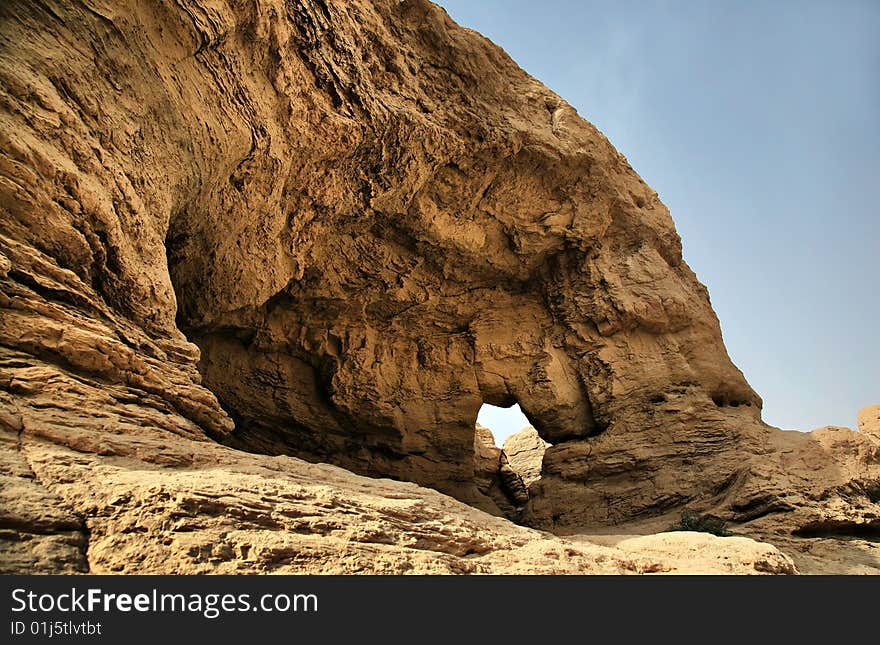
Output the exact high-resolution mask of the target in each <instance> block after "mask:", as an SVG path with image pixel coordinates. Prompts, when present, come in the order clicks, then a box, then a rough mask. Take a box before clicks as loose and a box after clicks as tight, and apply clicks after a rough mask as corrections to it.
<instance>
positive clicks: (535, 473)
mask: <svg viewBox="0 0 880 645" xmlns="http://www.w3.org/2000/svg"><path fill="white" fill-rule="evenodd" d="M549 445H550V444H549V443H547V442H546V441H544V440H543V439H541V435H539V434H538V431H537V430H535V429H534V428H532V427H531V426H530V427H528V428H523V429H522V430H520V431H519V432H517V433H515V434H512V435H510V436H509V437H507V439H505V440H504V454H505V455H507V460H508V462H509V463H510V467H511V468H512V469H513V470H514V471H516V473H517V474H518V475H519V476H520V477H521V478H522V481H523V483H524V484H525V485H526V486H527V487H528V486H531V485H532V484H533V483H534V482H536V481H538V480H539V479H540V478H541V466H542V464H543V462H544V452H545V451H546V450H547V447H548V446H549Z"/></svg>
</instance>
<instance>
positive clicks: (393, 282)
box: [0, 0, 878, 562]
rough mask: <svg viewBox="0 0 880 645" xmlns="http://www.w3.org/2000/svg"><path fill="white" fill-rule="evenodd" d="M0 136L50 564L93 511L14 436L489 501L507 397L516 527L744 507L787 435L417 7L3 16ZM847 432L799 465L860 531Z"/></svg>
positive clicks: (585, 157) (647, 194) (861, 444)
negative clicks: (531, 475)
mask: <svg viewBox="0 0 880 645" xmlns="http://www.w3.org/2000/svg"><path fill="white" fill-rule="evenodd" d="M0 142H2V152H0V213H2V222H0V307H2V311H0V368H2V372H0V388H2V391H0V407H2V410H0V422H2V424H3V426H4V427H5V429H6V433H7V435H8V437H9V440H8V441H7V442H5V443H4V446H5V450H6V451H7V453H8V461H9V464H10V465H9V466H8V468H6V471H5V472H6V475H5V476H8V477H13V478H17V479H16V480H15V481H18V480H22V481H24V480H26V481H28V482H30V483H31V484H33V486H32V488H29V489H28V490H31V492H32V494H33V497H32V500H31V501H27V502H22V505H20V506H21V508H19V510H18V511H17V513H18V514H17V515H16V517H17V518H18V519H16V520H14V521H13V524H14V523H15V522H18V524H17V525H16V526H18V528H17V529H15V530H16V531H18V533H17V535H19V537H21V535H32V536H36V535H41V536H44V537H45V536H46V535H48V534H51V535H52V536H53V537H52V539H53V540H60V541H62V542H63V543H64V544H65V545H67V546H66V547H65V549H67V550H66V551H65V554H66V555H63V557H62V556H59V557H61V559H62V560H63V561H64V562H67V561H74V560H75V559H76V557H77V556H76V553H77V552H82V551H84V550H87V549H88V543H87V540H86V538H85V537H83V535H85V533H83V531H85V530H86V529H87V527H88V524H89V522H90V521H91V520H90V517H91V515H90V513H91V512H92V511H91V510H90V509H91V507H88V508H81V507H77V508H73V507H71V506H69V504H68V505H65V504H67V502H62V501H61V498H59V494H60V493H59V492H58V486H59V485H60V484H59V483H58V479H57V478H58V477H61V479H62V480H63V479H64V477H63V476H62V475H59V474H58V472H57V469H56V471H53V472H55V475H56V479H55V480H53V481H55V484H53V485H49V484H48V483H47V484H46V485H42V486H41V484H40V481H41V478H42V475H40V474H39V473H38V472H37V471H36V470H34V469H33V468H32V464H30V465H29V464H28V463H27V460H26V459H25V457H24V456H26V455H27V454H28V450H27V446H28V445H29V442H36V443H35V444H34V445H37V444H39V445H43V444H44V443H46V442H49V443H54V444H59V445H65V446H69V447H72V448H74V449H75V450H78V451H80V452H83V453H93V454H95V455H100V456H102V458H107V457H112V456H117V457H118V458H120V459H123V458H125V459H129V458H137V459H145V458H147V453H151V454H150V456H149V458H148V459H147V460H148V461H150V462H151V463H158V464H160V465H161V464H162V463H163V459H164V457H163V454H165V453H163V451H162V450H161V448H157V446H160V445H161V444H162V442H165V443H167V444H168V445H169V448H168V451H167V455H166V456H167V459H168V464H170V465H174V466H175V467H177V466H179V465H180V463H179V459H180V457H179V455H178V452H179V447H178V444H179V443H181V442H182V444H181V445H184V444H185V445H188V443H187V442H189V443H193V442H194V444H199V445H201V444H204V443H205V442H220V443H223V444H226V446H228V447H231V448H235V449H238V450H243V451H248V452H252V453H262V454H264V455H288V456H294V457H299V458H304V459H306V460H308V461H313V462H317V461H325V462H330V463H333V464H336V465H338V466H342V467H344V468H347V469H349V470H352V471H354V472H356V473H359V474H363V475H369V476H377V477H390V478H394V479H402V480H408V481H411V482H415V483H418V484H421V485H424V486H429V487H432V488H435V489H437V490H439V491H441V492H444V493H448V494H450V495H452V496H454V497H457V498H458V499H460V500H462V501H465V502H467V503H469V504H472V505H475V506H478V507H480V508H483V509H486V510H489V511H491V512H494V513H499V512H501V511H502V510H503V511H507V512H508V513H512V512H514V511H510V509H508V508H507V507H506V502H504V498H503V497H499V496H498V495H497V494H494V493H493V494H488V493H487V491H489V490H490V489H491V486H489V487H488V488H487V485H486V481H488V480H487V479H486V477H485V473H482V474H481V471H480V466H479V461H480V460H479V458H477V459H475V451H474V445H475V442H474V427H475V421H476V417H477V412H478V410H479V408H480V406H481V405H482V404H483V403H484V402H487V403H491V404H495V405H512V404H513V403H519V404H520V406H521V407H522V409H523V410H524V411H525V412H526V414H527V415H528V417H529V419H530V420H531V422H532V424H533V425H534V427H535V429H536V430H537V431H538V433H539V434H540V436H541V437H542V438H543V439H544V440H546V441H547V442H549V444H551V445H550V446H549V447H548V448H547V450H546V454H545V456H544V459H543V469H542V476H541V478H540V479H539V480H538V481H537V482H534V483H533V484H532V485H531V486H530V496H531V497H530V499H529V500H528V502H527V503H526V504H525V507H523V503H525V500H524V498H521V499H520V500H519V501H515V502H514V504H513V505H512V506H511V508H514V507H516V508H515V513H516V515H517V516H518V517H521V518H522V520H523V521H525V522H528V523H530V524H533V525H536V526H542V527H547V528H554V527H555V528H559V527H572V526H586V525H601V524H610V523H620V522H626V521H631V520H633V519H640V518H651V517H656V516H659V515H662V514H663V513H665V512H667V511H675V510H677V509H680V508H681V507H682V506H684V505H686V504H693V503H696V504H703V505H704V506H706V507H707V508H708V507H709V506H712V505H713V504H714V505H715V507H717V508H716V510H717V512H718V513H720V514H724V513H727V515H728V516H729V517H730V518H731V519H735V520H736V519H739V520H744V519H749V517H747V516H749V515H750V514H752V515H754V514H760V513H761V512H764V511H765V510H766V509H771V510H770V511H767V512H772V509H776V508H778V507H780V504H779V503H778V499H779V494H777V493H773V492H767V487H766V486H764V483H765V482H764V480H763V476H764V474H765V473H768V472H769V473H771V474H774V475H773V476H776V475H775V473H777V471H780V470H781V471H784V468H782V467H781V466H778V464H779V463H781V462H780V459H781V457H779V455H780V454H789V453H790V452H791V450H794V451H795V453H796V454H800V453H797V450H800V449H801V448H803V450H806V451H807V452H809V450H812V446H814V445H815V443H816V440H814V439H813V438H809V437H808V438H805V439H797V440H791V443H792V444H793V445H795V447H794V448H792V449H791V450H789V449H788V448H786V449H785V450H783V449H782V448H779V449H778V450H777V448H778V444H779V442H780V441H782V440H778V439H777V438H776V437H777V435H776V434H774V431H771V430H770V429H769V428H767V427H766V426H764V425H763V424H762V423H761V421H760V407H761V401H760V399H759V397H758V396H757V395H756V394H755V393H754V392H753V391H752V390H751V388H750V387H749V386H748V384H747V383H746V381H745V379H744V378H743V376H742V374H741V373H740V372H739V370H738V369H737V368H736V367H735V366H734V365H733V364H732V363H731V362H730V360H729V358H728V356H727V353H726V351H725V349H724V345H723V343H722V339H721V333H720V329H719V325H718V321H717V319H716V317H715V315H714V313H713V311H712V308H711V306H710V303H709V297H708V293H707V291H706V289H705V287H703V285H701V284H700V283H699V282H698V280H697V279H696V277H695V276H694V274H693V272H692V271H691V270H690V269H689V268H688V266H687V265H686V264H685V263H684V262H683V260H682V257H681V245H680V241H679V238H678V236H677V234H676V232H675V229H674V227H673V223H672V220H671V218H670V216H669V213H668V211H667V209H666V208H665V207H664V206H663V204H662V203H661V202H660V201H659V199H658V198H657V194H656V193H655V192H654V191H653V190H652V189H650V188H649V187H648V186H647V185H645V183H644V182H643V181H642V180H641V179H640V178H639V177H638V176H637V175H636V173H635V172H634V171H633V170H632V168H631V167H630V166H629V164H628V163H627V162H626V159H624V158H623V157H622V156H621V155H620V154H619V153H618V152H617V151H616V150H615V149H614V148H613V147H612V145H611V144H610V143H609V142H608V141H607V140H606V139H605V137H604V136H603V135H602V134H601V133H600V132H598V131H597V130H596V128H594V127H593V126H592V125H590V124H589V123H588V122H587V121H585V120H584V119H582V118H581V117H579V116H578V115H577V113H576V112H575V110H574V109H573V108H572V107H571V106H569V105H567V104H566V103H565V101H563V100H562V99H561V98H560V97H558V96H557V95H555V94H554V93H553V92H551V91H550V90H548V89H547V88H545V87H544V86H543V85H541V84H540V83H539V82H538V81H536V80H535V79H533V78H531V77H529V76H528V75H527V74H526V73H525V72H523V71H522V70H521V69H519V67H518V66H517V65H516V64H515V63H514V62H513V61H512V60H511V59H510V58H509V57H508V56H507V55H506V54H505V53H504V52H503V51H502V50H501V49H499V48H498V47H496V46H495V45H493V44H492V43H491V42H489V41H487V40H486V39H485V38H483V37H481V36H480V35H478V34H476V33H474V32H472V31H470V30H467V29H463V28H461V27H459V26H457V25H456V24H455V23H453V22H452V21H451V20H450V19H449V18H448V16H447V15H446V14H445V13H444V12H443V11H442V10H441V9H440V8H438V7H436V6H434V5H432V4H430V3H428V2H426V1H424V0H405V1H402V2H399V1H397V0H377V1H375V2H366V1H358V2H349V1H345V2H342V1H326V2H325V1H323V0H288V1H286V2H283V1H282V0H250V1H248V0H228V1H224V0H210V1H207V0H180V1H177V2H171V1H170V0H158V1H156V2H150V3H135V2H117V1H110V0H103V1H102V0H93V1H89V2H86V1H85V0H52V1H48V2H41V3H29V2H22V1H11V2H4V3H3V4H2V6H0ZM851 435H852V433H850V434H847V435H846V438H845V439H842V441H843V442H844V443H846V444H847V446H849V447H852V446H856V448H855V450H856V451H857V453H858V454H859V455H860V459H862V461H861V462H859V463H860V464H861V465H860V468H861V470H858V472H857V473H855V471H853V469H852V468H849V466H847V467H846V468H842V469H839V470H840V472H842V473H844V474H841V475H840V476H839V477H836V478H835V477H830V478H828V477H826V478H825V479H824V480H823V481H826V482H832V484H828V486H830V487H831V488H830V489H828V490H833V491H836V490H837V488H835V487H839V486H848V485H850V483H851V482H852V481H853V479H852V477H853V476H858V477H860V478H861V479H859V480H858V481H859V482H860V483H859V484H858V485H857V486H856V489H857V490H855V491H854V492H853V493H852V495H851V497H850V498H847V501H846V502H841V503H842V504H843V506H842V507H841V509H842V510H841V513H843V514H844V515H846V514H847V513H849V512H850V511H849V510H848V509H850V508H851V507H852V506H853V505H855V506H856V507H858V508H859V509H862V510H861V511H860V512H863V514H864V517H862V516H860V517H859V518H856V519H853V520H852V521H853V522H855V523H860V522H863V521H867V522H869V523H870V521H872V520H870V517H869V516H870V514H871V513H872V512H873V511H872V510H871V509H873V508H875V506H874V502H876V501H877V499H876V488H871V486H872V485H873V484H871V482H875V483H876V482H877V480H878V474H877V473H878V465H877V447H876V443H872V441H871V440H870V439H869V438H867V435H864V436H862V435H852V436H851ZM786 441H789V440H788V439H786ZM822 441H824V440H820V443H821V442H822ZM157 442H158V443H157ZM805 442H806V443H805ZM832 443H834V442H832ZM838 443H839V442H838ZM786 445H787V444H786ZM824 445H825V444H823V446H824ZM172 446H174V448H173V449H172ZM831 449H833V447H832V448H829V450H831ZM157 450H158V452H157V453H156V452H155V451H157ZM872 451H873V452H872ZM804 454H806V453H804ZM809 454H813V453H812V452H809ZM23 455H24V456H23ZM767 455H770V456H769V457H768V456H767ZM477 457H478V456H477ZM254 459H258V458H257V457H254ZM786 459H787V457H786ZM23 460H24V461H23ZM501 461H502V460H500V459H499V464H500V463H501ZM475 463H477V467H475ZM767 464H770V465H767ZM847 464H849V462H847ZM762 469H763V470H762ZM807 470H808V469H807ZM807 470H805V471H804V472H807ZM71 476H72V475H71ZM777 481H778V478H777ZM814 483H815V482H813V481H812V480H810V481H809V482H807V483H804V484H801V483H796V484H792V483H791V482H790V481H789V479H785V480H784V482H783V483H781V484H779V487H780V488H781V489H782V490H783V491H788V490H789V489H790V488H791V486H794V485H797V486H800V488H798V489H797V490H806V489H809V490H810V491H812V492H811V493H810V494H811V495H812V494H813V492H814V491H813V488H811V487H812V486H814ZM823 485H824V484H823ZM859 486H861V488H860V489H859V488H858V487H859ZM771 488H772V487H771ZM826 488H828V487H827V486H826ZM826 488H822V490H823V491H824V490H826ZM872 490H873V491H874V492H873V493H872V492H871V491H872ZM508 493H509V491H508ZM816 494H817V495H819V496H820V497H821V494H820V493H816ZM835 494H836V493H835ZM505 495H507V500H508V501H509V500H510V496H509V495H508V494H507V493H505ZM762 495H763V496H764V497H762ZM872 495H873V497H872ZM767 496H770V497H767ZM62 497H63V495H62ZM29 499H30V498H29ZM810 499H811V500H812V498H810ZM499 501H500V502H501V504H500V506H504V507H505V508H503V509H502V508H499ZM119 503H120V504H123V505H124V504H126V503H127V502H125V501H121V502H119ZM804 504H805V506H809V507H810V508H814V507H816V504H814V503H813V501H810V502H809V503H807V502H805V503H804ZM847 504H848V505H849V506H847ZM41 507H42V508H45V509H49V508H51V509H53V510H52V511H51V512H49V511H48V510H47V511H46V512H45V513H44V516H42V517H38V518H33V517H30V516H31V515H34V514H35V513H36V514H37V515H39V513H37V512H36V511H35V510H34V509H38V508H41ZM713 508H714V507H713ZM738 508H739V509H745V510H739V511H738V510H736V509H738ZM822 508H824V506H823V507H822ZM756 509H758V510H756ZM811 512H812V511H811ZM29 513H30V515H29ZM822 513H825V511H824V510H823V511H822ZM765 514H766V513H765ZM29 517H30V519H28V518H29ZM811 517H812V516H811ZM822 517H825V515H822ZM875 517H876V516H875ZM22 518H24V519H22ZM866 518H867V519H866ZM751 519H754V518H751ZM814 520H815V522H819V520H817V519H815V518H814ZM814 520H811V521H814ZM847 521H850V520H847ZM873 521H876V520H873ZM29 522H30V523H29ZM815 522H814V523H815ZM816 526H819V525H818V524H816ZM822 526H826V525H825V524H823V525H822ZM28 527H29V528H28ZM35 527H37V528H35ZM19 529H20V530H19ZM816 530H819V529H816ZM860 530H861V529H860ZM28 531H30V533H28ZM59 536H60V537H59ZM16 539H18V538H16Z"/></svg>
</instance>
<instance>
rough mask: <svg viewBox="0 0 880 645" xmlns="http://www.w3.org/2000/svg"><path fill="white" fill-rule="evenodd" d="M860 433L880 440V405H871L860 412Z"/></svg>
mask: <svg viewBox="0 0 880 645" xmlns="http://www.w3.org/2000/svg"><path fill="white" fill-rule="evenodd" d="M859 432H861V433H862V434H865V435H867V436H869V437H871V438H872V439H877V440H880V405H869V406H868V407H866V408H862V410H861V411H860V412H859Z"/></svg>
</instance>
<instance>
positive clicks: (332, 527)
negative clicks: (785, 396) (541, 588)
mask: <svg viewBox="0 0 880 645" xmlns="http://www.w3.org/2000/svg"><path fill="white" fill-rule="evenodd" d="M6 434H8V433H6V432H0V437H5V436H6ZM100 434H101V433H98V435H99V436H100ZM107 434H108V435H112V433H107ZM13 437H14V435H13ZM92 437H94V435H92V434H90V435H85V434H79V435H74V436H73V437H71V441H70V443H71V448H68V447H63V446H60V445H58V444H57V443H50V442H46V441H45V440H42V439H37V438H34V437H33V436H31V435H26V436H25V437H24V439H23V442H22V444H21V446H20V447H19V450H20V452H16V451H8V450H7V451H4V452H3V453H0V454H2V456H3V458H4V461H5V460H7V459H9V457H10V455H13V456H17V457H16V458H18V459H20V460H22V461H25V462H26V463H27V464H29V465H28V468H29V471H28V473H27V474H25V475H23V476H18V477H17V478H16V477H13V478H9V479H8V480H7V481H5V482H4V489H3V490H4V493H6V494H7V495H9V496H10V497H12V496H17V497H20V498H22V502H21V503H20V504H19V505H18V506H13V507H8V508H7V507H4V509H6V510H7V512H8V511H12V513H13V514H14V513H16V512H21V513H23V514H24V515H27V514H28V513H32V512H33V509H34V508H41V507H45V506H48V507H49V509H54V510H44V511H43V514H42V517H40V518H26V519H27V521H28V524H27V529H26V530H25V531H23V532H22V533H20V534H19V539H16V540H10V539H9V538H8V537H7V538H6V539H5V540H4V541H3V545H4V550H3V553H2V558H0V571H2V572H4V573H8V572H23V571H25V572H31V573H56V572H59V571H60V572H80V571H88V572H90V573H139V574H145V573H175V574H190V573H313V574H315V573H390V574H403V573H421V574H424V573H546V574H563V573H577V574H584V573H604V574H631V573H691V572H693V571H694V570H700V571H704V572H711V573H750V574H756V573H797V569H796V568H795V566H794V564H793V563H792V561H791V559H790V558H789V557H788V556H786V555H784V554H782V553H780V552H779V550H777V549H776V548H775V547H773V546H771V545H769V544H762V543H759V542H755V541H753V540H747V539H745V538H739V539H738V540H737V541H733V542H731V541H729V540H718V539H717V538H716V539H710V538H708V537H707V536H701V535H698V534H690V536H689V537H687V536H686V537H685V538H684V539H685V543H684V544H681V543H680V542H678V543H676V544H668V540H669V538H666V537H664V536H662V535H661V536H656V537H652V536H649V537H645V538H640V540H637V541H636V542H635V543H630V542H627V543H625V544H622V545H621V546H619V547H615V546H613V545H608V544H600V542H603V540H602V539H601V538H598V539H597V541H596V542H593V541H590V539H589V538H587V537H578V538H577V540H576V541H575V540H573V539H572V540H570V539H564V538H558V537H556V536H553V535H551V534H548V533H542V532H539V531H535V530H533V529H527V528H524V527H521V526H517V525H515V524H513V523H511V522H509V521H507V520H504V519H501V518H498V517H494V516H492V515H488V514H486V513H484V512H482V511H479V510H477V509H474V508H472V507H469V506H466V505H465V504H463V503H461V502H458V501H456V500H454V499H452V498H450V497H448V496H446V495H441V494H440V493H437V492H435V491H433V490H430V489H427V488H422V487H420V486H417V485H415V484H411V483H406V482H394V481H390V480H377V479H368V478H365V477H360V476H357V475H353V474H352V473H350V472H347V471H345V470H342V469H341V468H337V467H334V466H328V465H326V464H309V463H307V462H304V461H302V460H300V459H296V458H293V457H268V456H262V455H250V454H248V453H243V452H240V451H237V450H233V449H230V448H226V447H223V446H219V445H217V444H216V443H213V442H209V441H193V440H188V439H178V440H176V441H173V442H168V441H166V440H165V438H164V437H161V436H156V437H153V436H142V437H140V438H139V440H138V441H137V442H136V446H137V448H138V449H139V451H140V455H141V456H140V457H139V456H136V454H135V453H137V452H138V451H137V450H134V449H133V448H134V447H135V444H134V442H132V444H131V445H129V449H128V450H127V451H126V452H127V453H128V454H127V455H126V456H118V455H114V454H107V453H110V452H111V450H110V448H111V446H112V447H116V448H120V447H121V446H122V445H124V444H123V443H121V442H120V440H119V438H118V437H113V436H106V437H102V440H106V442H107V444H106V446H107V448H108V450H105V454H97V453H95V452H94V451H93V448H92V446H90V445H89V444H88V442H89V440H90V439H91V438H92ZM127 440H128V437H126V438H124V439H123V440H122V441H127ZM82 442H85V443H82ZM61 509H64V510H61ZM65 514H66V515H65ZM80 517H82V518H87V519H85V521H82V522H80V521H79V519H78V518H80ZM6 530H7V532H8V531H9V530H8V529H6ZM33 530H44V532H43V533H40V534H37V535H34V534H33V533H31V534H28V533H27V531H33ZM674 539H679V540H680V539H681V538H674Z"/></svg>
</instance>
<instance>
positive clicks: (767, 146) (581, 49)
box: [439, 0, 880, 443]
mask: <svg viewBox="0 0 880 645" xmlns="http://www.w3.org/2000/svg"><path fill="white" fill-rule="evenodd" d="M439 4H440V5H441V6H443V7H444V8H445V9H446V10H447V12H448V13H449V14H450V16H452V18H453V19H455V20H456V21H457V22H458V23H459V24H462V25H464V26H466V27H470V28H472V29H476V30H477V31H479V32H481V33H482V34H484V35H485V36H487V37H489V38H490V39H491V40H493V41H494V42H495V43H497V44H498V45H500V46H501V47H503V48H504V49H505V50H506V51H507V52H508V54H510V55H511V56H512V57H513V59H514V60H516V61H517V63H519V64H520V66H522V67H523V68H524V69H525V70H526V71H527V72H529V73H530V74H532V75H533V76H535V77H536V78H538V79H539V80H541V81H542V82H543V83H544V84H545V85H547V86H548V87H549V88H550V89H552V90H553V91H555V92H556V93H557V94H559V95H560V96H562V97H563V98H564V99H566V100H567V101H568V102H569V103H571V104H572V105H573V106H574V107H575V108H576V109H577V110H578V112H579V113H580V114H581V115H582V116H584V117H585V118H587V119H589V120H590V121H592V122H593V123H594V124H595V125H596V126H597V127H598V128H599V129H600V130H602V132H604V133H605V135H606V136H607V137H608V138H609V139H610V140H611V142H612V143H613V144H614V145H615V146H616V147H617V149H618V150H620V151H621V152H622V153H623V154H624V155H626V157H627V159H628V160H629V162H630V164H631V165H632V166H633V168H635V170H636V171H637V172H638V173H639V174H640V175H641V176H642V177H643V178H644V179H645V181H646V182H648V184H650V185H651V186H652V187H653V188H654V189H655V190H657V192H658V193H659V194H660V198H661V199H662V200H663V202H664V203H665V204H666V205H667V206H668V207H669V209H670V211H671V212H672V216H673V219H674V220H675V223H676V226H677V228H678V232H679V234H680V235H681V237H682V242H683V245H684V257H685V260H686V261H687V262H688V264H690V265H691V267H692V268H693V269H694V270H695V271H696V273H697V276H698V277H699V278H700V280H701V281H702V282H703V283H705V284H706V285H707V286H708V287H709V293H710V295H711V298H712V305H713V306H714V308H715V311H716V313H717V314H718V317H719V319H720V320H721V327H722V331H723V333H724V340H725V343H726V345H727V348H728V351H729V352H730V355H731V357H732V358H733V361H734V362H735V363H736V364H737V366H738V367H739V368H740V369H741V370H743V372H744V373H745V375H746V378H747V379H748V380H749V382H750V383H751V385H752V387H754V388H755V390H756V391H757V392H758V393H759V394H760V395H761V396H762V397H763V399H764V420H765V421H767V422H768V423H770V424H772V425H775V426H779V427H782V428H786V429H798V430H810V429H813V428H816V427H820V426H824V425H843V426H848V427H852V428H855V427H856V414H857V412H858V410H859V409H860V408H861V407H863V406H865V405H868V404H872V403H880V342H878V337H877V331H878V329H877V323H878V321H880V288H878V282H877V281H878V277H880V2H878V1H877V0H864V1H856V0H849V1H847V0H833V1H832V0H829V1H827V2H816V1H810V0H789V1H787V0H774V1H773V2H769V1H768V2H758V1H755V2H746V1H742V2H720V1H719V2H703V1H699V0H692V1H676V2H673V1H666V2H662V1H651V0H639V1H626V0H602V1H592V2H591V1H564V0H543V1H542V2H535V1H534V0H480V1H478V2H477V1H473V0H440V1H439ZM482 418H483V420H485V418H486V417H485V415H483V416H482ZM521 421H522V417H519V418H516V419H513V420H510V421H507V422H503V423H506V424H507V425H506V426H505V427H495V428H494V429H495V431H496V435H499V434H500V435H505V434H507V433H509V432H511V431H514V432H515V431H516V430H518V429H519V428H518V427H512V426H515V425H518V424H520V423H521ZM489 425H490V426H491V423H490V424H489ZM499 443H500V441H499Z"/></svg>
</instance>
